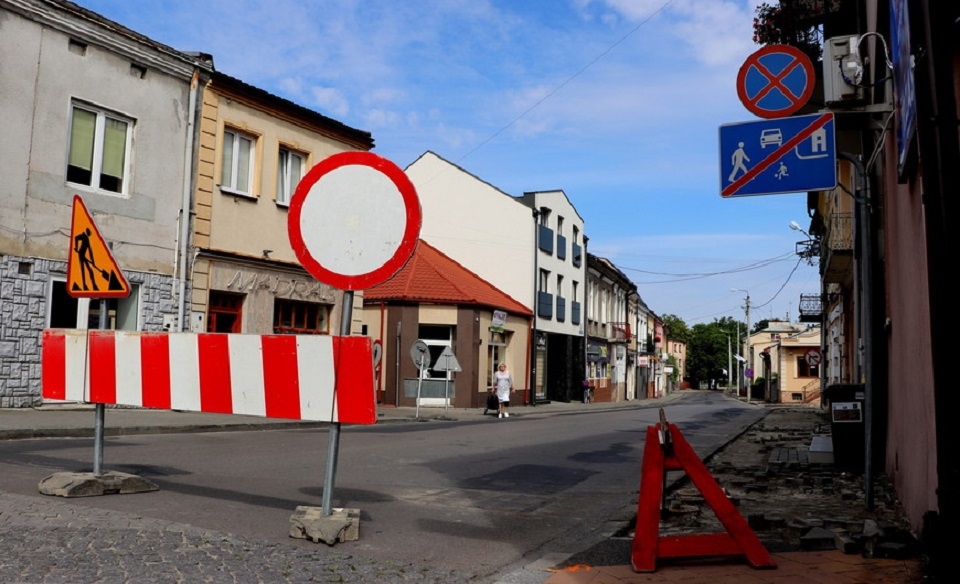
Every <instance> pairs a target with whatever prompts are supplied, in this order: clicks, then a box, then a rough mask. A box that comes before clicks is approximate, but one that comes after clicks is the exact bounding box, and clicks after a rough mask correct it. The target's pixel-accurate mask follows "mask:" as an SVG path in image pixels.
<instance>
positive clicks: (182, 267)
mask: <svg viewBox="0 0 960 584" xmlns="http://www.w3.org/2000/svg"><path fill="white" fill-rule="evenodd" d="M199 88H200V71H199V70H198V69H194V70H193V78H192V79H190V98H189V102H188V106H187V144H186V148H185V149H184V155H183V168H184V175H183V193H182V196H183V198H182V201H181V203H180V221H179V223H180V225H179V227H180V233H179V235H178V236H177V238H178V239H179V241H178V242H177V253H178V255H179V256H180V258H179V260H180V261H179V262H178V266H177V277H178V278H179V280H180V292H179V294H178V297H179V300H178V302H177V326H178V327H179V329H180V332H183V331H186V330H187V326H186V325H187V323H186V311H187V298H186V296H187V257H188V255H189V254H188V252H189V250H190V210H191V200H192V196H191V193H192V190H193V150H194V144H195V142H196V137H195V136H194V127H195V126H196V121H197V92H198V91H199Z"/></svg>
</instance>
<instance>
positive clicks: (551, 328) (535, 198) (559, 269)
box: [524, 190, 587, 336]
mask: <svg viewBox="0 0 960 584" xmlns="http://www.w3.org/2000/svg"><path fill="white" fill-rule="evenodd" d="M524 198H525V199H526V202H527V204H528V205H532V206H533V207H535V208H536V209H542V208H544V207H546V208H548V209H550V215H549V218H548V220H547V226H548V227H549V228H550V229H552V230H553V234H554V250H553V254H546V253H544V252H542V251H539V250H538V252H537V253H538V259H537V271H538V272H539V271H540V270H541V269H544V270H549V271H550V282H549V287H548V289H547V292H549V293H550V294H553V295H554V303H556V296H557V288H556V282H557V274H562V275H563V287H564V290H563V291H562V296H563V297H564V298H566V299H567V314H566V319H565V320H564V322H557V320H556V318H553V319H545V318H538V319H537V330H540V331H545V332H549V333H559V334H564V335H572V336H582V335H583V331H584V330H585V329H586V323H587V304H586V299H587V282H586V281H587V249H586V246H584V245H583V219H582V218H581V217H580V214H579V213H577V210H576V208H574V206H573V205H572V204H571V203H570V199H568V198H567V195H566V193H564V192H563V191H561V190H555V191H537V192H531V193H526V194H525V196H524ZM560 217H563V229H562V230H561V235H563V236H564V237H566V238H567V254H566V258H565V259H562V260H561V259H559V258H558V257H557V249H556V236H557V224H558V223H557V222H558V219H559V218H560ZM574 226H575V227H576V228H577V231H578V233H579V235H578V236H577V237H576V240H574V237H573V227H574ZM574 243H576V244H578V245H580V246H581V248H582V252H581V262H580V267H579V268H578V267H575V266H574V265H573V244H574ZM537 277H538V279H539V273H538V275H537ZM573 282H577V297H576V298H573V297H572V294H571V290H572V283H573ZM573 300H576V301H577V302H579V303H580V324H579V325H575V324H573V322H572V318H571V317H572V314H573V308H572V302H573ZM554 317H556V306H554Z"/></svg>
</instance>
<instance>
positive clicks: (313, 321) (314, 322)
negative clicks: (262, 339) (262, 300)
mask: <svg viewBox="0 0 960 584" xmlns="http://www.w3.org/2000/svg"><path fill="white" fill-rule="evenodd" d="M273 332H274V334H278V335H326V334H329V333H330V306H328V305H326V304H318V303H316V302H303V301H301V300H286V299H283V298H277V299H276V300H275V301H274V303H273Z"/></svg>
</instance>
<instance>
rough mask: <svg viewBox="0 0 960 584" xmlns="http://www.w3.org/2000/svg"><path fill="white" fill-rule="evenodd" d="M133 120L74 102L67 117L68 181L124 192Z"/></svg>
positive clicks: (126, 183) (125, 190)
mask: <svg viewBox="0 0 960 584" xmlns="http://www.w3.org/2000/svg"><path fill="white" fill-rule="evenodd" d="M132 130H133V121H132V120H130V119H128V118H124V117H122V116H118V115H116V114H113V113H109V112H107V111H104V110H102V109H99V108H95V107H92V106H89V105H80V104H74V105H73V109H72V110H71V116H70V150H69V152H68V154H67V182H71V183H75V184H79V185H83V186H87V187H91V188H94V189H99V190H102V191H108V192H111V193H120V194H123V193H126V192H127V189H128V188H129V187H128V183H129V180H127V179H128V177H129V174H130V173H129V168H128V166H129V161H130V149H131V147H132V143H133V142H132V138H131V134H132Z"/></svg>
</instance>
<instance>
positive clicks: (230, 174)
mask: <svg viewBox="0 0 960 584" xmlns="http://www.w3.org/2000/svg"><path fill="white" fill-rule="evenodd" d="M227 140H230V141H231V143H232V144H233V146H232V149H231V156H230V161H229V164H227V160H225V158H226V154H227ZM243 140H249V142H250V147H249V149H248V150H247V152H248V153H249V160H248V161H247V188H246V189H244V188H242V187H241V186H240V185H239V182H240V173H239V172H238V169H239V167H240V151H241V148H237V147H236V146H237V144H239V143H242V141H243ZM221 151H222V153H221V155H220V190H221V191H224V192H227V193H231V194H234V195H243V196H245V197H254V196H256V195H255V193H254V187H253V179H254V168H255V167H256V158H257V137H256V136H254V135H253V134H248V133H246V132H242V131H240V130H237V129H235V128H230V127H225V128H224V129H223V143H222V144H221Z"/></svg>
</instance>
